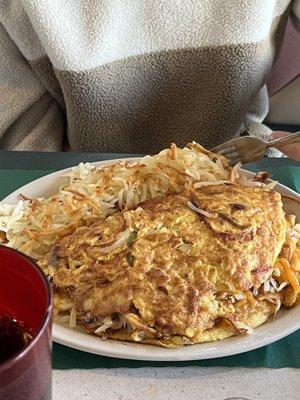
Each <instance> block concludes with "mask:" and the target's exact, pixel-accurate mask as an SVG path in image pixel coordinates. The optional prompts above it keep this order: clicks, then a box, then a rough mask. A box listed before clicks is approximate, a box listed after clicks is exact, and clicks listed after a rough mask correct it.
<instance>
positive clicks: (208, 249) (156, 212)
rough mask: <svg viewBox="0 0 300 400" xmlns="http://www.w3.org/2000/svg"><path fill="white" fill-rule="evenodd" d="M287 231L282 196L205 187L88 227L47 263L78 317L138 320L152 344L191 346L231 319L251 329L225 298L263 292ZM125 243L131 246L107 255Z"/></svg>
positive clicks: (43, 262)
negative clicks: (171, 341)
mask: <svg viewBox="0 0 300 400" xmlns="http://www.w3.org/2000/svg"><path fill="white" fill-rule="evenodd" d="M188 201H191V202H192V204H194V205H195V206H197V207H198V208H199V209H201V210H204V211H205V213H206V216H204V215H202V214H200V213H198V212H195V211H193V210H191V209H190V208H189V207H188V205H187V203H188ZM124 232H125V236H124V234H123V233H124ZM285 232H286V222H285V218H284V213H283V210H282V203H281V199H280V195H279V194H278V193H274V192H270V191H269V190H266V189H261V188H248V187H241V186H238V185H216V186H205V187H202V188H201V189H199V190H194V191H192V192H191V193H189V194H188V195H186V196H181V195H170V196H166V197H164V198H157V199H155V200H152V201H149V202H147V203H144V204H142V205H140V206H139V207H138V208H137V209H135V210H127V211H123V212H118V213H116V214H113V215H111V216H110V217H108V218H107V219H106V220H100V221H99V222H96V223H95V224H93V225H91V226H89V227H80V228H78V229H77V230H76V231H75V233H74V234H72V235H70V236H68V237H66V238H64V239H63V240H62V241H61V243H60V244H59V245H58V246H57V247H56V248H55V249H54V250H53V252H52V253H51V254H50V255H49V256H48V257H46V258H45V259H44V260H41V261H40V264H41V265H42V266H47V267H48V266H49V263H50V267H49V268H47V272H48V273H50V274H51V275H52V276H53V283H54V287H55V289H56V291H57V293H64V295H66V296H69V297H70V298H71V299H72V300H73V301H74V302H75V307H76V311H77V313H78V317H79V318H84V316H85V315H86V314H87V313H88V314H89V315H93V316H95V317H100V316H106V315H111V314H112V315H114V314H117V313H118V314H128V313H130V315H132V318H135V317H134V315H136V316H138V321H139V323H140V324H141V326H144V327H147V329H148V331H149V337H151V335H154V336H153V337H155V332H160V334H179V335H185V336H188V337H192V336H193V335H194V332H195V331H198V332H199V331H204V330H206V329H209V328H211V327H212V326H213V325H214V324H215V322H216V321H219V320H220V318H222V317H225V318H228V319H229V320H235V321H242V322H244V323H246V322H247V321H246V320H245V319H247V318H246V315H243V314H245V313H244V312H243V311H240V310H242V307H241V306H239V305H234V304H232V303H230V302H228V300H226V298H225V296H224V293H229V294H232V295H237V294H240V293H243V292H244V291H246V290H248V289H251V288H253V287H259V286H260V285H261V283H262V282H264V281H265V280H266V279H267V278H268V277H269V276H270V275H271V273H272V269H273V265H274V262H275V259H276V257H277V256H278V254H279V252H280V249H281V247H282V245H283V242H284V239H285ZM122 235H123V239H124V237H125V238H126V241H125V243H123V244H122V245H121V246H120V247H118V248H117V249H115V250H113V251H109V252H108V253H107V250H109V249H110V246H112V245H113V244H114V243H116V241H119V242H120V243H122ZM236 304H237V303H236Z"/></svg>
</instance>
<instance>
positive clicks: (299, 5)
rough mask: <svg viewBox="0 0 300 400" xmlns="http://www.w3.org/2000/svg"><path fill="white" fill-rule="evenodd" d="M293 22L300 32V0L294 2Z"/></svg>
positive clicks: (292, 9)
mask: <svg viewBox="0 0 300 400" xmlns="http://www.w3.org/2000/svg"><path fill="white" fill-rule="evenodd" d="M291 20H292V22H293V24H294V26H295V28H296V29H297V30H298V31H300V0H293V2H292V8H291Z"/></svg>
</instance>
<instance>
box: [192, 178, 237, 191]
mask: <svg viewBox="0 0 300 400" xmlns="http://www.w3.org/2000/svg"><path fill="white" fill-rule="evenodd" d="M225 183H230V184H232V182H231V181H228V180H218V181H207V182H197V183H195V184H194V188H195V189H198V188H200V187H202V186H214V185H223V184H225Z"/></svg>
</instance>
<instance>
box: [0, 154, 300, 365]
mask: <svg viewBox="0 0 300 400" xmlns="http://www.w3.org/2000/svg"><path fill="white" fill-rule="evenodd" d="M130 156H134V155H126V154H103V153H101V154H99V153H32V152H24V153H21V152H4V151H0V199H1V198H4V197H5V196H6V195H8V194H9V193H11V192H12V191H13V190H15V189H17V188H18V187H20V186H22V185H24V184H25V183H28V182H30V181H32V180H34V179H36V178H38V177H41V176H43V175H46V174H48V173H51V172H53V171H57V170H59V169H63V168H67V167H70V166H73V165H76V164H78V163H79V162H81V161H89V162H93V161H100V160H106V159H116V158H122V157H130ZM245 168H246V169H249V170H252V171H258V170H265V171H268V172H269V173H270V175H271V177H272V178H273V179H275V180H278V181H279V182H281V183H283V184H285V185H286V186H288V187H290V188H291V189H293V190H295V191H297V192H299V193H300V163H297V162H295V161H292V160H289V159H266V158H265V159H263V160H261V161H260V162H258V163H255V164H251V165H247V166H246V167H245ZM170 365H172V366H176V365H180V366H186V365H194V366H195V365H196V366H228V367H237V366H239V367H271V368H283V367H294V368H300V331H298V332H295V333H294V334H292V335H289V336H288V337H286V338H284V339H282V340H280V341H278V342H276V343H273V344H271V345H268V346H265V347H263V348H260V349H257V350H253V351H250V352H248V353H243V354H239V355H235V356H230V357H223V358H217V359H212V360H202V361H200V360H199V361H189V362H176V363H172V362H159V363H154V362H145V361H130V360H119V359H113V358H108V357H102V356H96V355H92V354H88V353H84V352H81V351H78V350H74V349H70V348H67V347H65V346H62V345H59V344H54V348H53V367H54V368H57V369H69V368H118V367H132V368H137V367H144V366H157V367H164V366H170Z"/></svg>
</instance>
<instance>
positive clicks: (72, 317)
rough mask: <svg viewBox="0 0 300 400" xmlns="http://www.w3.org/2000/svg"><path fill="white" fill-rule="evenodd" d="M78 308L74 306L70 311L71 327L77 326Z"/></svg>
mask: <svg viewBox="0 0 300 400" xmlns="http://www.w3.org/2000/svg"><path fill="white" fill-rule="evenodd" d="M76 316H77V313H76V310H75V307H73V308H72V310H71V312H70V320H69V325H70V327H71V328H75V326H76Z"/></svg>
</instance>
